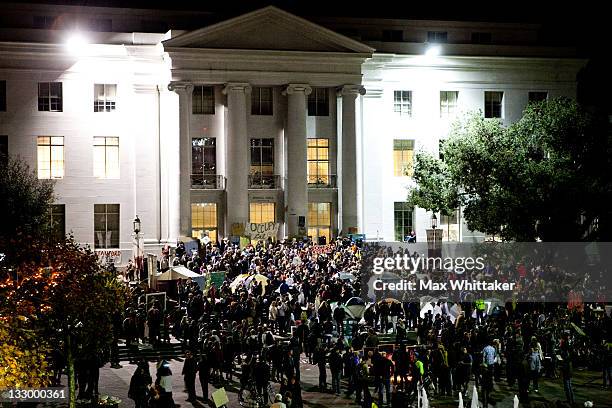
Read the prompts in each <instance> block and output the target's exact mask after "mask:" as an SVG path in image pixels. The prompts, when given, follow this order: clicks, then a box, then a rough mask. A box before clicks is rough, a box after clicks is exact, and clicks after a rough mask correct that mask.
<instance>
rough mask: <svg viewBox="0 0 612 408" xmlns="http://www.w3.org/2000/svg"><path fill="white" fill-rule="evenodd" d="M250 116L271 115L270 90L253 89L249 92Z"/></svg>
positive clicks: (263, 88) (257, 87)
mask: <svg viewBox="0 0 612 408" xmlns="http://www.w3.org/2000/svg"><path fill="white" fill-rule="evenodd" d="M251 115H272V88H269V87H268V88H265V87H259V86H255V87H253V90H252V91H251Z"/></svg>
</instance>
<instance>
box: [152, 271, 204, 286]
mask: <svg viewBox="0 0 612 408" xmlns="http://www.w3.org/2000/svg"><path fill="white" fill-rule="evenodd" d="M188 278H191V279H192V280H193V281H195V282H197V284H198V286H199V287H200V289H204V276H203V275H200V274H199V273H195V272H193V271H190V270H189V269H187V268H185V267H184V266H174V267H172V268H170V269H168V270H167V271H166V272H164V273H162V274H161V275H159V276H158V277H157V280H158V281H175V280H179V279H188Z"/></svg>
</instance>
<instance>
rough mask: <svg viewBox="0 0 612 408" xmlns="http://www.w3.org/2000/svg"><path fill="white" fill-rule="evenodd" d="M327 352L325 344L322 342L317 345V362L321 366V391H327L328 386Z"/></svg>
mask: <svg viewBox="0 0 612 408" xmlns="http://www.w3.org/2000/svg"><path fill="white" fill-rule="evenodd" d="M326 353H327V350H326V349H325V346H323V345H322V344H320V345H319V346H317V349H316V350H315V362H316V364H317V366H318V367H319V391H320V392H325V390H326V388H327V369H326V363H327V355H326Z"/></svg>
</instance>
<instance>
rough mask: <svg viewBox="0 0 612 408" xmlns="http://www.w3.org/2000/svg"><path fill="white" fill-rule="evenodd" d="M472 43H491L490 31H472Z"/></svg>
mask: <svg viewBox="0 0 612 408" xmlns="http://www.w3.org/2000/svg"><path fill="white" fill-rule="evenodd" d="M472 42H473V43H474V44H491V33H483V32H474V33H472Z"/></svg>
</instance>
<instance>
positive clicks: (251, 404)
mask: <svg viewBox="0 0 612 408" xmlns="http://www.w3.org/2000/svg"><path fill="white" fill-rule="evenodd" d="M263 392H264V394H259V393H258V392H257V387H256V385H255V382H254V381H249V383H248V384H247V386H246V387H245V388H244V390H243V394H242V396H239V397H238V402H240V406H241V407H244V408H266V407H268V406H269V404H271V403H272V402H273V401H274V396H275V394H274V390H273V389H272V384H270V383H268V386H267V387H266V388H265V389H264V391H263ZM266 393H267V396H268V402H267V403H266V402H265V398H264V397H265V395H266Z"/></svg>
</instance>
